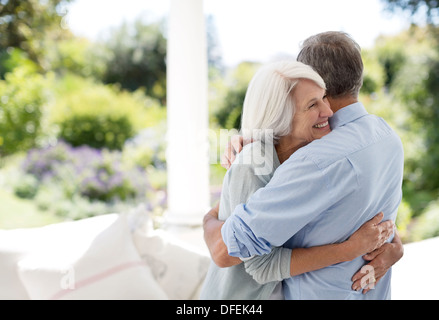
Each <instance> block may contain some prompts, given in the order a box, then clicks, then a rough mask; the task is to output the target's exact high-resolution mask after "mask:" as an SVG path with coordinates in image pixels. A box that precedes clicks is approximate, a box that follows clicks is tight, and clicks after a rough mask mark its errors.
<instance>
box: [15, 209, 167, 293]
mask: <svg viewBox="0 0 439 320" xmlns="http://www.w3.org/2000/svg"><path fill="white" fill-rule="evenodd" d="M106 216H107V215H106ZM99 218H100V219H99ZM103 219H106V221H102V220H103ZM99 220H101V221H99ZM97 223H99V225H97ZM54 229H56V231H54V232H53V234H52V236H55V237H53V238H52V239H53V241H57V243H56V244H55V245H52V246H50V247H49V248H48V249H47V250H45V249H41V250H37V251H36V252H33V253H32V254H31V255H30V256H28V257H26V258H24V259H22V260H21V261H19V263H18V273H19V277H20V279H21V281H22V283H23V285H24V287H25V288H26V290H27V292H28V295H29V297H30V298H31V299H68V300H70V299H81V300H85V299H93V300H103V299H130V300H134V299H136V300H137V299H167V296H166V294H165V292H164V291H163V290H162V289H161V288H160V286H159V285H158V283H157V282H156V281H155V279H154V277H153V275H152V273H151V270H150V268H149V267H148V265H147V264H146V263H145V261H143V260H142V259H141V258H140V256H139V254H138V253H137V251H136V248H135V246H134V245H133V242H132V237H131V232H130V228H129V226H128V223H127V216H126V215H125V214H120V215H108V216H107V217H106V218H102V217H96V218H89V219H83V220H80V221H77V222H74V223H70V226H69V225H67V224H60V225H57V226H56V228H55V227H54Z"/></svg>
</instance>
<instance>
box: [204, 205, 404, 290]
mask: <svg viewBox="0 0 439 320" xmlns="http://www.w3.org/2000/svg"><path fill="white" fill-rule="evenodd" d="M218 210H219V204H218V205H217V206H215V207H214V208H212V209H211V210H210V211H209V212H208V213H207V214H206V215H205V217H204V221H203V228H204V239H205V241H206V244H207V247H208V248H209V251H210V254H211V256H212V259H213V261H214V262H215V264H217V265H218V266H219V267H222V268H225V267H230V266H234V265H237V264H240V263H241V262H242V260H241V259H239V258H236V257H231V256H229V254H228V251H227V246H226V245H225V243H224V242H223V239H222V236H221V227H222V225H223V224H224V222H223V221H220V220H218ZM382 218H383V215H382V213H379V214H378V215H376V216H375V217H374V218H373V219H371V220H369V221H368V222H366V223H364V224H363V225H362V226H361V227H360V228H359V229H358V230H357V231H356V232H355V233H354V234H353V235H352V236H351V237H350V238H349V239H348V240H347V241H345V242H342V243H339V244H329V245H323V246H317V247H311V248H297V249H294V250H292V252H291V261H290V276H296V275H299V274H302V273H305V272H310V271H313V270H318V269H321V268H324V267H327V266H330V265H333V264H336V263H340V262H344V261H350V260H353V259H355V258H356V257H358V256H362V255H364V254H366V253H368V252H371V254H369V255H366V256H365V258H370V257H375V258H379V260H378V261H375V262H374V260H372V262H373V263H374V264H376V265H377V267H378V266H379V268H380V269H379V270H380V272H379V274H381V273H382V274H381V277H382V276H383V275H384V274H385V272H387V270H388V269H389V268H390V267H391V266H392V265H393V264H394V263H396V262H397V261H398V260H399V259H400V258H401V257H402V244H401V242H400V240H399V237H398V236H396V235H395V239H394V241H393V242H392V243H391V244H388V243H385V244H384V245H383V243H384V242H385V241H386V240H387V239H388V237H389V236H390V235H391V234H392V233H393V229H394V228H393V223H392V222H391V221H385V222H381V220H382ZM380 222H381V223H380ZM372 262H371V263H372ZM375 274H376V275H377V280H378V272H376V273H375ZM362 276H363V275H362V274H361V273H357V274H356V277H355V279H353V281H358V284H359V281H360V280H361V277H362ZM272 281H273V280H272ZM355 288H357V287H355ZM355 288H354V289H355Z"/></svg>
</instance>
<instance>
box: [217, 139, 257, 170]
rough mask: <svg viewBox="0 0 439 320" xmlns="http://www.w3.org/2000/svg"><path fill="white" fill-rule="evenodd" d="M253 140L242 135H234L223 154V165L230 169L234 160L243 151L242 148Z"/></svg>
mask: <svg viewBox="0 0 439 320" xmlns="http://www.w3.org/2000/svg"><path fill="white" fill-rule="evenodd" d="M251 142H253V141H252V140H248V139H244V138H243V137H242V136H240V135H234V136H232V137H231V139H230V141H229V142H228V143H227V146H226V149H225V150H224V154H223V155H222V156H221V166H222V167H223V168H225V169H227V170H229V169H230V167H231V165H232V163H233V161H235V158H236V155H237V154H238V153H240V152H241V151H242V148H243V147H244V146H245V145H247V144H249V143H251Z"/></svg>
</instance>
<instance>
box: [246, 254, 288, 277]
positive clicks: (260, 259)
mask: <svg viewBox="0 0 439 320" xmlns="http://www.w3.org/2000/svg"><path fill="white" fill-rule="evenodd" d="M291 252H292V250H291V249H288V248H283V247H275V248H273V250H272V251H271V252H270V253H268V254H265V255H262V256H254V257H252V258H249V259H244V267H245V271H247V273H248V274H249V275H251V276H252V277H253V279H254V280H255V281H256V282H258V283H259V284H266V283H269V282H272V281H282V280H284V279H288V278H290V277H291V271H290V268H291Z"/></svg>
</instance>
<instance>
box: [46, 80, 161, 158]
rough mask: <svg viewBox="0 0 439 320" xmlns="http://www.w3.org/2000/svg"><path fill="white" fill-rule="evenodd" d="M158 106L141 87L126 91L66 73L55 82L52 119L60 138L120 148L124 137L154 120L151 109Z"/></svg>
mask: <svg viewBox="0 0 439 320" xmlns="http://www.w3.org/2000/svg"><path fill="white" fill-rule="evenodd" d="M158 108H159V106H158V105H157V104H156V103H154V102H152V101H151V100H150V99H148V98H147V97H145V96H144V95H143V93H142V92H141V91H138V92H136V93H129V92H127V91H123V90H120V89H118V88H117V87H115V86H108V85H103V84H99V83H96V82H94V81H93V80H90V79H84V78H80V77H77V76H73V75H68V76H66V77H65V78H64V79H63V80H62V81H61V82H60V83H59V84H58V88H57V91H56V97H55V100H54V103H53V105H52V107H51V122H52V123H54V124H56V125H57V126H58V128H59V134H58V136H59V138H60V139H62V140H64V141H66V142H68V143H70V144H72V145H73V146H80V145H89V146H91V147H94V148H108V149H110V150H114V149H118V150H121V149H122V147H123V145H124V143H125V141H126V140H127V139H129V138H131V137H133V136H134V135H135V134H136V133H137V132H139V131H140V130H141V129H143V128H145V127H148V126H150V125H151V122H154V121H157V120H156V119H154V118H152V119H151V116H150V113H151V111H152V113H154V112H156V111H154V109H158ZM156 113H157V112H156ZM158 116H160V115H158ZM155 117H157V115H156V116H155Z"/></svg>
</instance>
